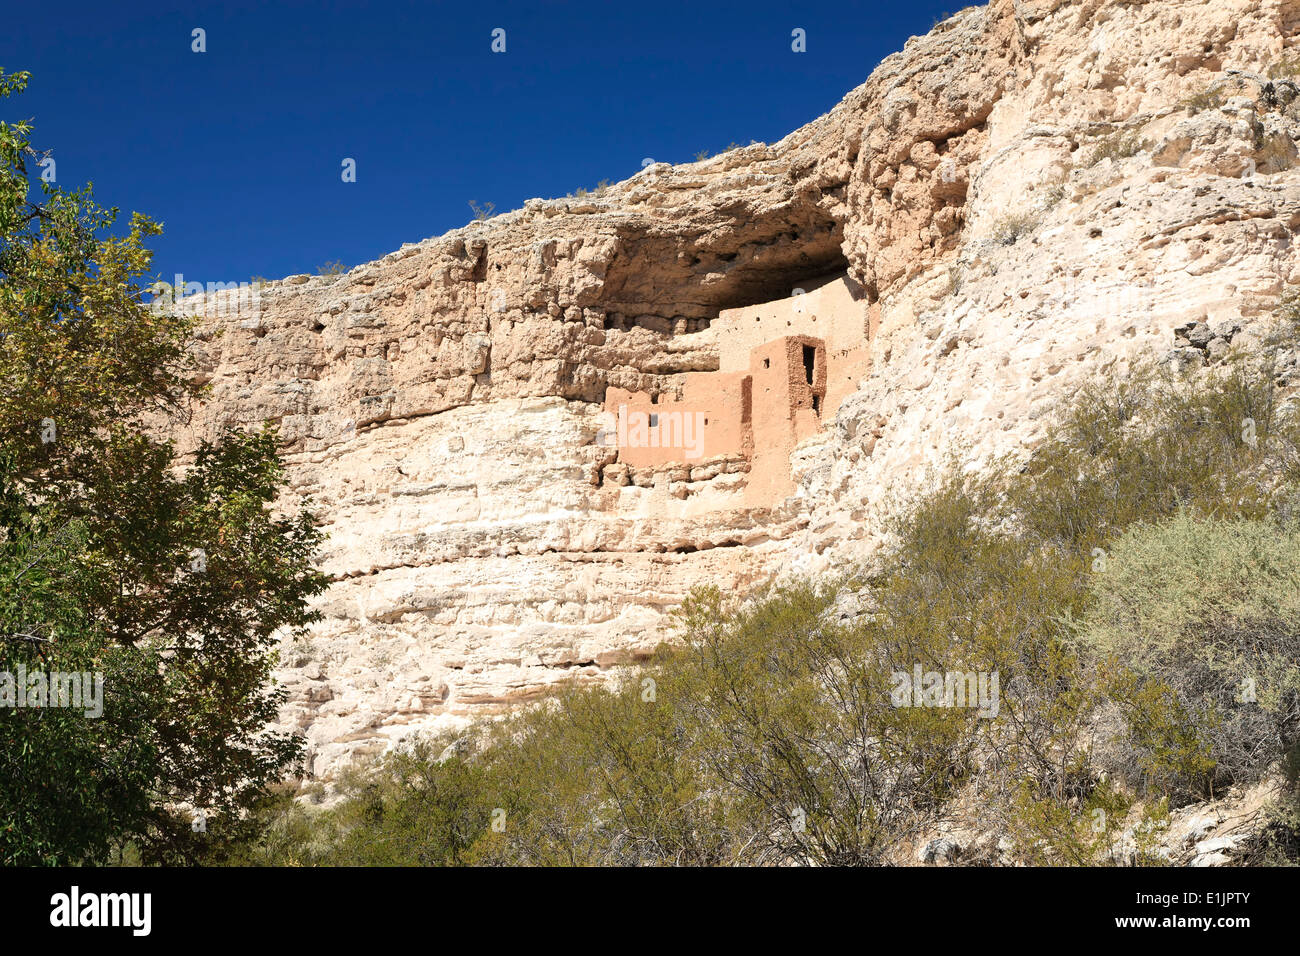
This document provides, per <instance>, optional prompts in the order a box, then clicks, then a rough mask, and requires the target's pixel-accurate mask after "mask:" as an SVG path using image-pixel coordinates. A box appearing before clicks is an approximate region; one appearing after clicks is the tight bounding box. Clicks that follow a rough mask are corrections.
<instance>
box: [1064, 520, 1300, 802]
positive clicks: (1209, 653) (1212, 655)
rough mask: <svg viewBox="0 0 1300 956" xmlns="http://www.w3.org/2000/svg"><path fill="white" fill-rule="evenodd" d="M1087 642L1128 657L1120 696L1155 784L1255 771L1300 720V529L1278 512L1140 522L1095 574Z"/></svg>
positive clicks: (1121, 663) (1245, 776)
mask: <svg viewBox="0 0 1300 956" xmlns="http://www.w3.org/2000/svg"><path fill="white" fill-rule="evenodd" d="M1092 586H1093V591H1094V593H1095V597H1096V600H1095V601H1094V602H1093V604H1092V607H1091V609H1090V611H1089V613H1088V615H1087V618H1086V620H1085V622H1084V624H1083V626H1082V628H1081V631H1080V636H1079V641H1080V644H1081V646H1082V648H1083V649H1084V652H1085V653H1086V655H1087V656H1088V658H1089V659H1091V660H1096V661H1101V662H1106V661H1110V662H1115V663H1114V664H1112V665H1111V666H1114V667H1118V668H1119V674H1118V676H1117V677H1116V682H1117V683H1116V686H1115V691H1114V699H1115V701H1116V703H1117V705H1118V706H1119V707H1120V708H1121V709H1122V711H1123V712H1124V714H1125V718H1126V722H1127V728H1128V743H1129V744H1130V746H1131V754H1132V760H1131V762H1130V763H1127V764H1125V765H1123V766H1122V767H1121V768H1119V769H1122V770H1123V771H1125V772H1127V773H1128V774H1129V776H1130V777H1137V778H1138V779H1139V780H1140V781H1141V782H1142V783H1143V785H1144V786H1146V787H1147V788H1156V789H1159V790H1164V791H1167V792H1172V793H1174V794H1180V795H1181V794H1200V793H1209V792H1212V785H1213V784H1214V783H1216V782H1218V783H1233V782H1240V781H1249V780H1252V779H1256V778H1258V777H1259V776H1261V775H1262V774H1263V773H1264V772H1265V771H1266V770H1267V769H1268V768H1269V766H1270V765H1272V764H1273V763H1274V762H1275V761H1276V760H1278V759H1280V758H1281V757H1282V756H1283V754H1284V753H1285V752H1286V751H1287V750H1288V748H1289V747H1290V746H1291V745H1292V744H1293V742H1294V741H1295V740H1296V734H1297V731H1298V730H1300V530H1297V529H1295V528H1286V527H1279V526H1278V525H1277V524H1276V523H1275V522H1273V521H1270V520H1260V519H1257V520H1243V519H1231V520H1229V519H1219V518H1205V519H1197V518H1194V517H1192V516H1191V515H1190V514H1188V513H1185V512H1184V513H1180V514H1178V515H1176V516H1174V517H1173V518H1170V519H1166V520H1164V521H1160V522H1154V523H1146V522H1142V523H1139V524H1136V525H1134V526H1133V527H1131V528H1130V529H1128V530H1127V531H1126V532H1125V533H1124V535H1122V536H1121V537H1120V538H1119V539H1118V540H1117V541H1116V542H1115V544H1114V546H1113V551H1112V553H1111V555H1110V559H1109V561H1108V564H1107V568H1106V571H1105V572H1104V573H1102V574H1097V575H1095V576H1094V578H1093V585H1092Z"/></svg>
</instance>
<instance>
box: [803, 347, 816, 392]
mask: <svg viewBox="0 0 1300 956" xmlns="http://www.w3.org/2000/svg"><path fill="white" fill-rule="evenodd" d="M816 364H817V349H816V348H815V347H814V346H811V345H805V346H804V347H803V371H804V376H805V377H806V378H807V379H808V384H809V385H811V384H812V383H813V368H814V367H815V366H816Z"/></svg>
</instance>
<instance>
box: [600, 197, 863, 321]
mask: <svg viewBox="0 0 1300 956" xmlns="http://www.w3.org/2000/svg"><path fill="white" fill-rule="evenodd" d="M828 188H831V189H833V188H835V187H834V186H831V187H823V189H822V190H821V191H810V192H809V193H807V194H805V195H801V196H799V197H797V198H796V200H795V201H794V202H793V203H786V204H781V205H777V206H774V207H772V208H771V209H770V210H769V209H763V210H761V211H758V210H756V209H755V208H754V206H753V205H751V204H750V203H746V202H739V201H737V202H733V203H730V204H728V205H724V206H720V207H716V208H714V209H712V210H709V215H708V216H707V219H706V220H705V223H704V225H703V226H696V228H695V229H694V230H690V231H684V232H683V233H678V234H676V235H674V234H671V233H667V234H665V233H652V234H643V235H639V236H636V237H628V238H626V239H625V240H624V246H623V248H622V249H620V251H619V253H618V254H617V255H616V256H614V258H613V259H612V260H611V261H610V262H609V263H608V264H607V266H606V271H605V282H604V288H603V295H602V301H601V303H600V305H601V308H603V309H604V311H605V312H606V314H607V317H606V319H605V320H604V324H605V327H606V328H616V329H624V328H628V327H631V326H641V327H646V328H649V329H651V330H652V331H655V332H662V333H666V334H668V335H677V334H683V333H687V334H689V333H690V332H696V331H699V330H701V329H703V328H707V327H708V326H709V324H710V323H711V322H712V321H713V320H714V319H716V318H717V317H718V314H719V313H720V312H721V311H723V310H724V309H737V308H744V307H746V306H752V305H759V304H761V303H764V302H773V301H777V300H780V299H787V298H789V297H790V296H792V295H795V294H797V293H796V292H795V290H796V289H804V290H808V289H811V288H815V287H816V286H817V285H818V284H819V283H820V281H821V280H823V279H830V278H833V277H835V276H839V275H844V274H845V273H846V272H847V271H848V267H849V262H848V258H847V257H846V256H845V254H844V251H843V244H844V227H843V224H842V223H841V222H839V221H838V220H836V218H835V217H834V216H833V215H831V213H830V212H829V211H828V210H827V209H825V208H823V206H822V205H821V203H822V201H823V199H824V194H825V192H826V190H827V189H828ZM692 225H695V224H692Z"/></svg>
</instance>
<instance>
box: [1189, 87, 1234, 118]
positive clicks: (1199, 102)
mask: <svg viewBox="0 0 1300 956" xmlns="http://www.w3.org/2000/svg"><path fill="white" fill-rule="evenodd" d="M1226 102H1227V96H1226V95H1225V94H1224V92H1223V88H1222V87H1219V86H1213V85H1212V86H1209V87H1207V88H1205V89H1203V90H1201V91H1200V92H1197V93H1193V94H1192V95H1190V96H1187V97H1184V98H1183V99H1182V100H1180V101H1179V103H1178V105H1179V106H1181V107H1183V108H1184V109H1186V110H1188V111H1189V112H1191V113H1203V112H1205V111H1206V110H1217V109H1219V108H1220V107H1221V106H1223V104H1224V103H1226Z"/></svg>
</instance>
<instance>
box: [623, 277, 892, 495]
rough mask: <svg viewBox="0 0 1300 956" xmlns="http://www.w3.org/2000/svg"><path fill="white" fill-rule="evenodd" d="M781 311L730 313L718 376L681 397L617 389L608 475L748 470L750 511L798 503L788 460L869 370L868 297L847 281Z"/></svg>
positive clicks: (776, 306)
mask: <svg viewBox="0 0 1300 956" xmlns="http://www.w3.org/2000/svg"><path fill="white" fill-rule="evenodd" d="M805 285H806V286H807V287H806V288H804V287H803V286H796V290H795V294H793V295H791V296H789V297H788V298H785V299H778V300H776V301H773V302H763V303H760V304H758V305H751V306H744V307H739V308H732V309H724V310H722V311H721V313H720V314H719V316H718V318H717V320H715V321H714V322H713V323H712V329H713V330H714V332H715V339H716V342H717V351H718V360H719V369H718V371H716V372H695V373H689V374H687V375H686V376H685V377H684V379H683V381H682V383H681V385H680V388H679V389H678V391H677V393H676V394H674V395H672V396H668V395H666V394H663V393H661V394H660V395H658V396H652V395H650V394H649V393H647V392H632V391H628V390H627V389H623V388H610V389H609V390H608V391H607V392H606V394H605V406H604V407H605V412H606V413H607V416H608V424H607V427H606V429H605V430H603V431H602V432H601V433H600V438H601V440H602V441H601V443H602V444H604V445H606V446H610V447H615V448H617V449H618V464H621V465H624V466H626V467H625V468H623V469H621V470H620V469H617V468H611V467H608V466H607V468H606V469H605V473H606V474H614V475H615V476H616V480H619V481H621V483H624V484H626V483H627V480H628V469H633V468H635V469H643V470H644V469H649V470H650V471H651V473H652V474H653V473H654V472H656V471H658V472H665V471H666V470H667V469H665V468H664V467H663V466H667V465H672V464H699V463H701V462H707V461H711V460H721V461H725V462H737V461H739V462H741V463H743V466H744V473H745V474H746V479H745V484H744V501H745V504H746V505H749V506H751V507H766V508H771V507H774V506H776V505H777V504H778V503H779V502H780V501H782V500H783V499H784V498H786V497H787V496H788V495H790V494H791V493H792V492H793V491H794V489H795V481H794V477H793V473H792V471H791V468H790V455H791V452H793V451H794V449H795V447H796V446H797V445H798V444H799V443H800V442H801V441H803V440H804V439H805V438H809V437H811V436H813V435H816V434H818V433H819V432H821V431H822V429H823V427H824V425H823V422H824V421H829V420H830V419H832V418H833V417H834V415H835V412H836V410H837V409H838V408H839V405H840V402H842V401H843V400H844V398H845V397H846V396H847V395H849V394H851V393H852V392H853V391H854V389H855V388H856V385H857V382H858V380H859V379H860V378H861V377H862V376H863V375H864V374H865V373H866V371H867V368H868V366H869V365H870V351H869V346H870V335H869V320H868V315H869V308H868V305H867V302H866V293H865V290H863V289H862V288H861V287H860V286H858V285H857V283H855V282H853V280H852V279H850V278H849V277H848V276H847V275H838V276H833V277H829V278H826V277H823V278H821V279H814V280H810V281H808V282H807V283H805Z"/></svg>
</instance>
